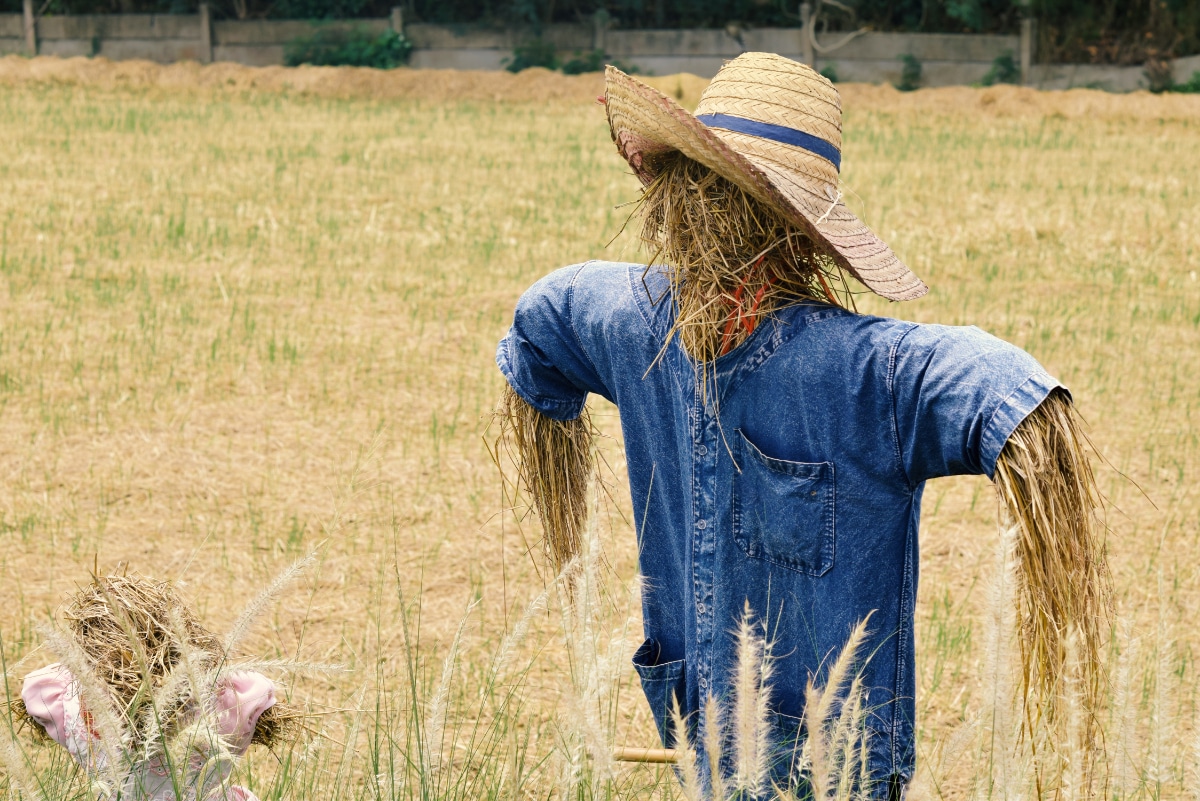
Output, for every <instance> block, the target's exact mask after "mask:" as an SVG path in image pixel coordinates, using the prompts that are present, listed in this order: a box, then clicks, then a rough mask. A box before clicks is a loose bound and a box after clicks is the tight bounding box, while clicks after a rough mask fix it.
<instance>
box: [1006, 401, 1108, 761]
mask: <svg viewBox="0 0 1200 801" xmlns="http://www.w3.org/2000/svg"><path fill="white" fill-rule="evenodd" d="M1085 441H1086V440H1085V437H1084V434H1083V432H1082V431H1081V429H1080V423H1079V419H1078V417H1077V416H1076V414H1075V411H1074V409H1073V407H1072V406H1071V402H1070V397H1069V396H1068V395H1067V394H1066V393H1065V392H1063V391H1061V390H1056V391H1055V392H1053V393H1051V394H1050V396H1049V397H1047V398H1046V400H1044V401H1043V402H1042V404H1041V405H1040V406H1038V408H1037V409H1036V410H1034V411H1033V413H1031V414H1030V415H1029V416H1028V417H1026V418H1025V420H1024V421H1022V422H1021V424H1020V425H1019V426H1017V428H1016V430H1015V431H1014V432H1013V433H1012V435H1011V436H1010V437H1009V439H1008V442H1007V444H1005V446H1004V449H1003V450H1002V451H1001V453H1000V458H999V460H998V461H997V463H996V474H995V483H996V488H997V490H998V492H999V495H1000V499H1001V501H1002V505H1003V507H1004V508H1005V509H1006V510H1007V513H1008V515H1009V516H1010V517H1011V518H1012V521H1013V522H1014V523H1015V525H1016V527H1017V542H1016V557H1017V559H1016V561H1017V610H1018V616H1019V620H1020V627H1021V633H1022V636H1021V638H1020V640H1021V660H1022V668H1023V671H1022V675H1023V681H1024V688H1023V691H1024V696H1025V709H1026V718H1027V724H1028V726H1029V728H1030V731H1033V730H1034V728H1036V726H1037V725H1038V723H1039V721H1038V720H1037V717H1038V716H1045V717H1046V718H1048V720H1047V721H1044V722H1047V723H1056V722H1057V720H1056V718H1057V713H1058V709H1057V707H1058V699H1059V697H1060V696H1061V693H1062V687H1061V686H1060V683H1061V682H1062V681H1063V679H1064V675H1065V674H1064V669H1065V667H1066V660H1067V656H1068V647H1067V638H1068V635H1069V633H1070V632H1072V631H1074V632H1075V635H1074V636H1075V638H1076V641H1075V643H1074V644H1073V646H1072V647H1073V648H1075V649H1077V651H1078V665H1079V671H1080V673H1079V675H1078V677H1077V678H1076V679H1075V681H1077V682H1078V683H1077V685H1076V686H1075V687H1074V688H1073V691H1074V692H1076V693H1077V694H1078V697H1079V701H1080V703H1081V704H1082V707H1083V712H1082V714H1083V715H1084V722H1085V727H1086V730H1087V732H1088V737H1089V739H1090V738H1091V736H1092V735H1093V734H1094V733H1095V732H1096V731H1097V727H1098V720H1097V715H1098V713H1099V710H1100V703H1101V698H1102V697H1103V695H1104V692H1105V690H1106V689H1107V687H1106V686H1105V685H1106V682H1105V678H1104V669H1103V665H1104V652H1103V633H1104V632H1105V631H1107V630H1108V629H1109V627H1110V620H1111V610H1110V602H1111V594H1110V591H1109V574H1108V568H1107V562H1106V557H1105V548H1104V541H1103V537H1102V533H1101V527H1100V525H1099V524H1098V521H1097V519H1096V509H1097V506H1098V501H1099V494H1098V491H1097V489H1096V482H1095V478H1094V476H1093V475H1092V469H1091V466H1090V465H1089V463H1088V459H1087V454H1086V452H1085V451H1084V448H1083V443H1084V442H1085Z"/></svg>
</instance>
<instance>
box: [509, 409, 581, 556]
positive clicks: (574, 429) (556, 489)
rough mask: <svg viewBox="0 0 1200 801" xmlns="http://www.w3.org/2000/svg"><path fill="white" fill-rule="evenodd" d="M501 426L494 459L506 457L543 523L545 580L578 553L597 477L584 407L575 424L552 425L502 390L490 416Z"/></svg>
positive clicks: (567, 422)
mask: <svg viewBox="0 0 1200 801" xmlns="http://www.w3.org/2000/svg"><path fill="white" fill-rule="evenodd" d="M495 417H496V419H498V420H499V423H500V434H499V436H498V438H497V440H496V452H495V453H494V455H493V458H494V459H496V461H497V464H498V465H499V451H500V449H501V448H503V449H504V450H506V451H507V453H508V456H509V458H510V459H511V460H512V462H513V463H514V464H515V466H516V468H517V478H518V480H519V482H520V484H521V487H522V488H523V489H524V490H525V493H526V494H527V495H528V496H529V498H530V500H531V502H532V503H533V508H534V510H535V511H536V512H537V516H538V519H539V520H540V521H541V523H542V533H543V539H542V552H543V554H544V556H545V559H546V561H547V562H548V563H549V568H550V571H549V572H550V575H558V574H560V573H562V572H563V571H564V570H565V569H566V567H567V565H569V564H570V563H571V562H572V561H573V560H574V559H575V558H576V557H577V556H579V554H580V553H581V552H582V550H583V545H584V542H583V541H584V538H585V537H586V536H587V535H586V532H585V530H584V529H585V528H586V523H587V518H588V487H589V486H590V485H591V483H592V477H593V475H594V474H595V472H596V457H595V449H594V442H595V432H596V429H595V427H594V426H593V425H592V418H591V414H590V413H589V411H588V410H587V408H586V407H584V409H583V411H582V412H581V413H580V414H579V416H578V417H576V418H575V419H574V420H555V419H554V418H552V417H547V416H546V415H544V414H542V413H541V412H539V411H538V410H537V409H535V408H533V407H532V406H530V405H529V403H527V402H526V401H525V399H524V398H522V397H521V396H520V395H518V394H517V393H516V391H514V390H513V388H512V387H511V386H508V385H505V388H504V397H503V399H502V400H501V401H500V406H499V407H498V408H497V410H496V413H495Z"/></svg>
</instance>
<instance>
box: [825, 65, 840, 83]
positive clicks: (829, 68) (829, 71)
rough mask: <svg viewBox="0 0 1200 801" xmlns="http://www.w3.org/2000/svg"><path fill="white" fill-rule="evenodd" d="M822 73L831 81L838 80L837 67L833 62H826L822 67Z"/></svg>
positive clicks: (835, 81)
mask: <svg viewBox="0 0 1200 801" xmlns="http://www.w3.org/2000/svg"><path fill="white" fill-rule="evenodd" d="M821 75H823V76H824V77H825V78H826V79H828V81H829V82H830V83H837V82H838V75H837V67H835V66H834V65H832V64H826V65H825V66H824V67H821Z"/></svg>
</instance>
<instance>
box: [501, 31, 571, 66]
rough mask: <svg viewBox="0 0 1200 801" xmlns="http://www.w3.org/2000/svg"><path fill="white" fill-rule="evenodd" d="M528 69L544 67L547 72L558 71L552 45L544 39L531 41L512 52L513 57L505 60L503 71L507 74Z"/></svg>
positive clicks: (556, 55) (556, 56) (556, 58)
mask: <svg viewBox="0 0 1200 801" xmlns="http://www.w3.org/2000/svg"><path fill="white" fill-rule="evenodd" d="M530 67H545V68H546V69H548V70H556V69H558V54H557V53H555V52H554V45H553V44H551V43H550V42H547V41H546V40H545V39H531V40H530V41H528V42H526V43H525V44H523V45H518V46H517V48H516V49H515V50H513V57H512V58H510V59H507V61H506V63H505V65H504V69H506V70H508V71H509V72H520V71H521V70H527V69H529V68H530Z"/></svg>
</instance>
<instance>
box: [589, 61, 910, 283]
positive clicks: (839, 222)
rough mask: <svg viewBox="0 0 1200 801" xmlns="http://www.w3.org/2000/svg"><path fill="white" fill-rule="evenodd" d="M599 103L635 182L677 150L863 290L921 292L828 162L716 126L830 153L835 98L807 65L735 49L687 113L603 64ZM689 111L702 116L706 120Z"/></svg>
mask: <svg viewBox="0 0 1200 801" xmlns="http://www.w3.org/2000/svg"><path fill="white" fill-rule="evenodd" d="M605 105H606V107H607V109H608V122H609V129H610V132H611V134H612V137H613V142H614V143H615V144H616V146H617V150H618V151H619V152H620V153H621V155H622V157H624V158H625V160H626V161H627V162H628V163H629V165H630V166H631V167H632V168H633V171H634V173H635V174H636V175H637V176H638V178H639V179H640V180H641V181H642V183H643V185H649V184H650V183H651V182H653V181H654V179H655V178H656V177H657V176H658V174H659V172H661V170H662V169H663V167H664V166H665V164H666V163H667V161H668V159H667V158H666V157H668V156H669V155H670V154H672V153H682V154H683V155H684V156H687V157H688V158H690V159H692V160H694V161H697V162H699V163H701V164H703V165H705V166H706V167H708V168H710V169H711V170H713V171H714V172H716V173H717V174H719V175H721V176H722V177H724V178H726V179H727V180H729V181H730V182H732V183H734V184H736V185H737V186H740V187H741V188H742V189H744V190H745V191H746V192H747V193H748V194H749V195H750V196H752V197H753V198H755V199H756V200H758V201H760V202H761V203H763V204H765V205H766V206H768V207H770V208H772V209H774V210H775V212H776V213H777V214H778V215H779V216H780V217H781V218H782V219H783V220H785V221H787V223H788V224H790V225H792V226H794V227H795V228H797V229H798V230H800V231H803V232H804V234H805V235H806V236H807V237H808V238H809V239H811V240H812V241H813V242H816V243H820V248H821V249H822V250H823V251H826V252H827V253H828V254H829V256H830V258H832V259H833V261H835V262H836V263H837V264H838V266H839V267H841V268H842V269H845V270H846V271H847V272H849V273H850V274H851V275H852V276H854V277H855V278H856V279H858V280H859V281H861V282H862V283H863V284H864V285H866V286H867V287H868V288H869V289H870V290H871V291H872V292H875V293H876V294H878V295H881V296H883V297H885V298H888V299H890V300H911V299H913V298H918V297H921V296H922V295H924V294H925V293H926V292H928V288H927V287H926V286H925V284H924V283H922V281H921V279H919V278H918V277H917V276H916V275H914V274H913V273H912V271H911V270H909V269H908V268H907V267H906V266H905V265H904V264H903V263H902V262H901V261H900V260H899V259H898V258H897V257H896V255H895V254H894V253H892V251H891V249H890V248H889V247H888V246H887V245H886V244H885V243H884V242H883V241H882V240H880V239H879V238H878V237H877V236H875V234H874V233H872V232H871V230H870V229H869V228H868V227H867V226H866V225H865V224H864V223H863V222H862V221H861V220H859V219H858V218H857V217H856V216H855V215H854V214H853V212H851V211H850V210H849V209H848V208H847V207H846V205H845V204H844V203H843V202H842V193H841V191H840V190H839V189H838V167H837V166H836V165H835V164H834V163H833V161H831V160H830V159H829V158H827V157H825V156H822V155H818V153H817V152H814V151H813V150H810V149H808V148H806V147H804V146H799V145H796V144H790V143H787V142H783V141H778V140H777V139H772V138H768V137H765V136H760V135H753V134H750V133H746V132H742V131H735V130H731V129H729V128H722V127H721V125H722V122H721V120H725V121H726V122H725V124H726V125H728V124H729V122H728V120H729V118H736V119H738V120H742V121H749V123H750V124H765V125H767V126H774V129H775V130H786V131H789V132H795V133H798V134H799V135H800V136H801V137H803V136H811V137H815V139H816V140H819V142H820V143H823V146H824V147H828V148H833V149H834V150H835V151H837V152H838V153H840V150H841V146H842V137H841V127H842V109H841V100H840V98H839V96H838V92H837V89H835V88H834V86H833V84H831V83H830V82H829V81H828V80H826V79H825V78H824V77H822V76H820V75H818V74H817V73H816V72H814V71H813V70H812V69H811V68H810V67H808V66H806V65H804V64H800V63H798V62H795V61H791V60H789V59H786V58H783V57H781V56H777V55H772V54H770V53H744V54H742V55H741V56H738V57H737V58H736V59H734V60H732V61H730V62H729V63H728V64H726V65H725V66H724V67H723V68H722V69H721V71H720V72H718V73H717V76H716V77H715V78H713V80H712V82H711V83H710V84H709V85H708V87H707V88H706V89H705V91H704V94H703V95H702V96H701V99H700V105H699V106H698V107H697V108H696V116H693V115H692V114H690V113H689V112H688V111H687V110H686V109H684V108H683V107H682V106H680V105H679V104H678V103H676V102H675V101H674V100H673V99H671V98H669V97H667V96H666V95H664V94H662V93H661V92H659V91H657V90H655V89H653V88H651V87H649V86H647V85H646V84H644V83H641V82H640V81H637V80H635V79H634V78H631V77H629V76H628V75H626V74H625V73H623V72H621V71H620V70H618V69H615V68H613V67H609V68H608V69H607V71H606V72H605ZM710 115H724V116H710ZM697 117H704V118H708V119H710V120H712V121H713V127H708V126H707V125H705V123H704V122H701V120H700V119H697ZM835 157H840V156H835Z"/></svg>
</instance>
